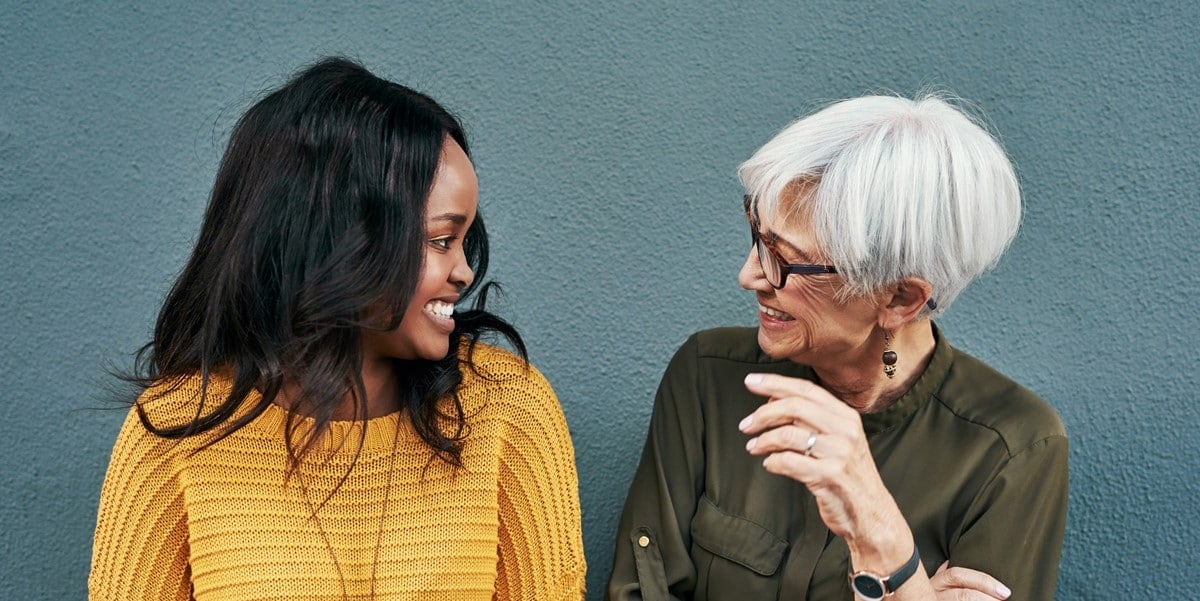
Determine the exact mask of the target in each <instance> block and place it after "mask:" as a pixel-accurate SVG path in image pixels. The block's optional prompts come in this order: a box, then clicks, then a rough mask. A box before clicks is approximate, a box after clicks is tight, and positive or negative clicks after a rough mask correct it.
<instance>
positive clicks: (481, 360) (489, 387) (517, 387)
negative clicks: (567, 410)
mask: <svg viewBox="0 0 1200 601" xmlns="http://www.w3.org/2000/svg"><path fill="white" fill-rule="evenodd" d="M462 357H463V362H462V366H461V371H462V377H463V380H462V383H461V384H460V385H459V396H460V397H461V398H462V401H463V405H464V409H465V410H467V411H468V412H470V411H472V410H474V409H479V408H483V407H487V406H492V407H493V408H505V407H507V408H509V409H513V410H522V409H523V410H536V411H543V410H546V409H554V410H555V411H560V412H561V409H560V408H559V405H558V397H557V396H555V394H554V389H553V388H552V387H551V386H550V382H548V381H547V380H546V377H545V376H543V375H542V372H540V371H538V369H537V368H536V367H534V366H533V364H531V363H529V362H527V361H525V360H524V359H523V358H521V357H519V356H517V355H515V354H513V353H512V352H511V351H508V350H506V349H503V348H500V347H497V346H492V345H490V344H484V343H478V344H476V345H475V348H474V350H473V351H472V352H471V353H470V354H469V355H468V354H467V353H466V351H464V352H463V355H462Z"/></svg>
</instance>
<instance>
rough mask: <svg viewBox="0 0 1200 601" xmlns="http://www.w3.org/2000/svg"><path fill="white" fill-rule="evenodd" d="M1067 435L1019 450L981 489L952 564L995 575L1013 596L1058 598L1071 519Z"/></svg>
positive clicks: (954, 544)
mask: <svg viewBox="0 0 1200 601" xmlns="http://www.w3.org/2000/svg"><path fill="white" fill-rule="evenodd" d="M1067 483H1068V478H1067V438H1066V436H1062V435H1056V436H1051V437H1048V438H1045V439H1043V440H1040V441H1038V442H1036V443H1034V444H1032V445H1031V446H1030V447H1029V448H1026V449H1024V450H1021V451H1018V452H1017V453H1015V454H1014V455H1013V456H1012V457H1011V458H1010V459H1009V460H1008V462H1007V463H1006V464H1005V465H1004V466H1002V467H1001V468H1000V469H999V470H998V471H997V473H996V475H995V476H994V477H993V478H992V480H991V481H990V482H989V483H988V484H987V485H986V486H985V487H984V488H983V489H982V490H981V492H980V494H979V496H978V497H976V499H975V501H974V503H973V504H972V507H971V509H970V511H969V512H968V515H969V516H971V517H970V519H969V521H967V522H966V523H965V525H964V527H963V528H962V531H961V532H960V533H959V535H958V537H957V539H956V540H952V541H951V545H950V564H951V565H955V566H963V567H968V568H972V569H976V570H981V571H984V572H987V573H988V574H991V575H992V576H993V577H995V578H996V579H997V580H999V581H1000V582H1002V583H1004V585H1005V586H1007V587H1009V588H1010V589H1012V597H1011V598H1012V599H1053V598H1054V590H1055V583H1056V580H1057V577H1058V567H1059V556H1060V554H1061V552H1062V543H1063V532H1064V529H1065V528H1066V518H1067Z"/></svg>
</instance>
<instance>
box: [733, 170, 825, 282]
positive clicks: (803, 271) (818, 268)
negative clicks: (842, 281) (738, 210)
mask: <svg viewBox="0 0 1200 601" xmlns="http://www.w3.org/2000/svg"><path fill="white" fill-rule="evenodd" d="M752 200H753V199H751V198H750V195H749V194H746V195H745V196H743V197H742V207H743V208H744V209H746V219H747V220H749V221H750V243H751V244H752V245H753V246H754V248H755V249H757V250H758V264H759V265H761V266H762V271H763V277H765V278H766V280H767V283H768V284H770V285H771V286H772V287H773V288H775V289H776V290H779V289H781V288H783V287H784V286H786V285H787V276H789V275H793V274H795V275H822V274H827V273H837V272H838V270H837V267H834V266H833V265H816V264H812V263H788V262H787V261H785V260H784V258H783V256H782V255H780V254H779V251H778V250H776V249H775V246H774V245H773V244H771V243H770V242H767V241H766V240H763V237H762V234H760V233H759V231H758V228H759V222H758V216H757V215H755V214H754V212H753V211H752V210H751V208H750V207H751V204H752ZM768 257H769V258H770V260H771V263H772V264H773V265H774V266H775V267H777V268H778V269H777V270H772V269H769V268H768V265H767V258H768ZM772 271H777V272H778V275H777V279H778V280H779V281H778V282H776V281H773V279H772V277H771V272H772Z"/></svg>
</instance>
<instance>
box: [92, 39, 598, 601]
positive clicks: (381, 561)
mask: <svg viewBox="0 0 1200 601" xmlns="http://www.w3.org/2000/svg"><path fill="white" fill-rule="evenodd" d="M477 199H478V185H477V182H476V179H475V173H474V169H473V167H472V164H471V161H470V158H469V156H468V154H467V142H466V138H465V136H464V134H463V131H462V128H461V126H460V125H459V123H458V121H457V120H456V119H455V118H454V117H453V116H451V115H450V114H449V113H448V112H446V111H445V110H444V109H443V108H442V107H441V106H439V105H438V104H437V103H436V102H434V101H433V100H432V99H430V98H429V97H427V96H425V95H422V94H420V93H418V92H415V91H413V90H410V89H408V88H405V87H403V86H400V85H398V84H395V83H392V82H388V81H385V80H382V79H380V78H378V77H375V76H374V75H372V74H371V73H369V72H368V71H366V70H365V69H363V68H362V67H360V66H358V65H356V64H354V63H352V62H350V61H347V60H344V59H327V60H324V61H322V62H320V63H317V64H316V65H313V66H312V67H310V68H308V69H307V70H305V71H303V72H302V73H300V74H299V75H297V76H296V77H295V78H293V79H292V80H291V81H289V82H288V83H287V84H285V85H284V86H283V87H281V88H279V89H278V90H276V91H274V92H272V93H271V94H269V95H268V96H267V97H266V98H264V99H263V100H261V101H260V102H258V103H257V104H256V105H254V106H253V107H252V108H251V109H250V110H249V111H248V112H247V113H246V114H245V115H244V116H243V117H242V118H241V120H240V121H239V122H238V124H237V125H236V127H235V128H234V130H233V132H232V135H231V138H230V141H229V147H228V149H227V151H226V153H225V157H224V159H223V160H222V163H221V167H220V171H219V172H218V175H217V179H216V183H215V186H214V189H213V193H212V197H211V199H210V201H209V205H208V209H207V212H206V214H205V217H204V223H203V225H202V227H201V231H200V235H199V239H198V240H197V243H196V246H195V249H194V250H193V252H192V255H191V258H190V259H189V260H188V262H187V265H186V266H185V267H184V269H183V272H182V273H181V274H180V275H179V278H178V280H177V281H176V282H175V285H174V287H173V288H172V289H171V291H170V293H169V295H168V296H167V299H166V301H165V303H164V304H163V307H162V310H161V312H160V314H159V317H158V322H157V325H156V328H155V331H154V337H153V340H152V341H151V342H150V343H149V344H148V345H146V347H145V348H144V349H143V350H142V353H139V361H138V371H137V375H136V376H133V377H131V380H132V381H133V382H135V383H136V384H138V385H139V386H140V390H141V391H142V392H141V393H140V397H139V398H138V399H137V401H136V402H135V403H134V406H133V408H132V410H131V411H130V415H129V417H128V419H127V420H126V422H125V425H124V427H123V428H122V430H121V433H120V435H119V437H118V439H117V443H116V447H115V449H114V451H113V456H112V460H111V463H110V465H109V468H108V474H107V476H106V478H105V482H104V487H103V491H102V493H101V498H100V509H99V517H98V520H97V525H96V537H95V544H94V549H93V556H92V571H91V576H90V578H89V590H90V596H91V598H92V599H122V600H128V599H189V598H194V599H198V600H205V599H292V600H295V599H351V598H353V599H394V598H405V599H417V598H429V599H484V600H488V599H493V598H497V599H579V598H581V596H582V589H583V582H584V570H585V566H584V558H583V547H582V540H581V531H580V512H579V499H578V482H577V477H576V472H575V466H574V454H573V450H572V447H571V442H570V439H569V435H568V432H567V428H566V424H565V422H564V419H563V414H562V410H561V408H560V407H559V405H558V401H557V399H556V398H555V396H554V392H553V391H552V390H551V388H550V386H549V385H548V384H547V382H546V380H545V379H544V378H543V377H542V376H541V374H540V373H538V372H537V371H536V370H535V369H534V368H533V367H531V366H530V365H529V364H528V362H527V360H526V359H525V349H524V345H523V344H522V342H521V339H520V337H519V336H518V335H517V333H516V331H515V330H514V329H513V328H512V327H511V326H510V325H509V324H507V323H506V322H504V321H503V320H501V319H500V318H498V317H496V316H494V315H492V314H490V313H488V312H486V311H485V310H484V300H485V298H486V293H487V288H488V287H487V286H482V287H481V288H479V290H478V292H479V294H478V299H477V300H476V302H475V303H474V306H473V308H472V309H471V310H457V309H455V307H456V305H459V304H460V303H462V302H463V299H465V298H467V297H468V296H469V295H471V293H472V292H476V291H477V290H476V289H477V287H479V285H480V282H481V280H482V278H483V275H484V272H485V270H486V268H487V257H488V246H487V235H486V232H485V230H484V226H483V221H482V220H481V219H480V218H479V216H478V215H477ZM489 332H490V333H495V334H499V335H501V336H503V337H505V338H507V339H508V340H509V341H510V343H511V344H512V346H513V347H514V348H515V349H516V350H517V352H518V353H519V355H520V356H517V355H514V354H512V353H510V352H508V351H505V350H501V349H500V348H498V347H494V346H491V345H488V344H486V343H483V342H481V337H482V336H484V335H486V334H488V333H489Z"/></svg>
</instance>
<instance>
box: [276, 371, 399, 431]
mask: <svg viewBox="0 0 1200 601" xmlns="http://www.w3.org/2000/svg"><path fill="white" fill-rule="evenodd" d="M361 375H362V383H363V390H364V391H365V392H366V404H367V415H366V418H367V419H374V418H376V417H383V416H385V415H389V414H391V413H395V412H396V411H399V410H400V408H401V403H400V389H399V385H398V382H397V379H396V368H395V365H394V364H393V363H392V361H391V360H390V359H389V360H384V359H380V360H376V361H370V362H364V364H363V369H362V372H361ZM302 394H303V393H302V392H301V390H300V385H299V383H297V382H296V381H295V380H288V381H286V382H285V383H284V385H283V388H282V389H281V390H280V391H279V395H278V396H277V397H276V399H275V404H276V405H279V406H281V407H283V408H285V409H287V410H288V411H295V412H297V413H299V414H300V415H306V416H311V415H312V408H311V407H310V406H307V405H306V404H305V403H304V400H303V398H302ZM354 394H357V391H355V392H354V393H347V394H345V395H344V396H343V397H342V401H341V403H339V404H338V406H337V407H336V408H334V410H333V413H332V415H331V416H330V419H332V420H333V421H355V420H359V419H362V404H361V403H355V399H354Z"/></svg>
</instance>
